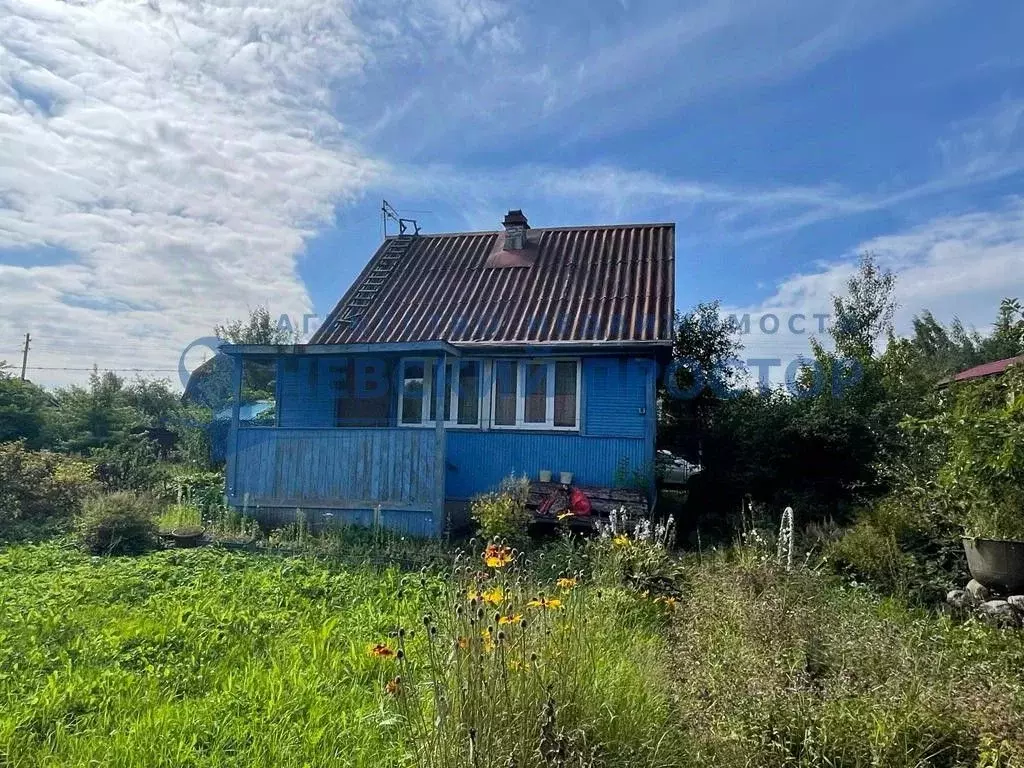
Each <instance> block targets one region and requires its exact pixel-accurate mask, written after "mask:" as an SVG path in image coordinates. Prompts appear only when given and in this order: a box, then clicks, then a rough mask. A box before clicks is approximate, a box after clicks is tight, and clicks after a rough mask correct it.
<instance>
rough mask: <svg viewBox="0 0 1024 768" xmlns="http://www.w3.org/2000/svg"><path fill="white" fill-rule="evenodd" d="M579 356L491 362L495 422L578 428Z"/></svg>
mask: <svg viewBox="0 0 1024 768" xmlns="http://www.w3.org/2000/svg"><path fill="white" fill-rule="evenodd" d="M579 384H580V376H579V360H525V361H518V360H499V361H497V362H495V363H494V426H495V427H506V428H520V429H565V430H575V429H579Z"/></svg>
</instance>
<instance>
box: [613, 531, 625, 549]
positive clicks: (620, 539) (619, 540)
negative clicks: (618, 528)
mask: <svg viewBox="0 0 1024 768" xmlns="http://www.w3.org/2000/svg"><path fill="white" fill-rule="evenodd" d="M612 544H614V545H615V546H616V547H628V546H629V537H628V536H626V535H625V534H619V535H618V536H616V537H615V538H614V539H612Z"/></svg>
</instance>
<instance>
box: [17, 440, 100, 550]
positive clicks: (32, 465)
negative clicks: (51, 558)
mask: <svg viewBox="0 0 1024 768" xmlns="http://www.w3.org/2000/svg"><path fill="white" fill-rule="evenodd" d="M96 488H97V483H96V480H95V468H94V467H93V465H92V464H90V463H89V462H86V461H81V460H79V459H71V458H68V457H65V456H60V455H58V454H56V453H50V452H49V451H30V450H28V449H27V448H26V446H25V443H24V442H20V441H19V442H15V443H0V537H10V536H12V535H13V534H15V533H16V531H17V530H24V529H25V528H26V527H28V528H34V529H36V530H44V531H51V530H59V529H60V528H61V527H62V526H64V525H66V524H68V523H70V521H71V520H72V519H73V518H74V516H75V515H76V514H78V512H79V510H80V509H81V503H82V499H83V498H84V497H85V496H86V495H88V494H89V493H92V492H94V491H95V490H96Z"/></svg>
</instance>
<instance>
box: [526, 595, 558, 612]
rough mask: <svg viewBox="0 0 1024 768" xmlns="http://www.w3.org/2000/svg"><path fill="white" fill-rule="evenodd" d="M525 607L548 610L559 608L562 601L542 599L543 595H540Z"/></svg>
mask: <svg viewBox="0 0 1024 768" xmlns="http://www.w3.org/2000/svg"><path fill="white" fill-rule="evenodd" d="M527 605H528V606H530V607H531V608H545V609H548V610H550V609H552V608H561V607H562V601H561V600H558V599H555V598H553V597H544V595H541V596H540V597H538V598H537V599H536V600H531V601H530V602H528V603H527Z"/></svg>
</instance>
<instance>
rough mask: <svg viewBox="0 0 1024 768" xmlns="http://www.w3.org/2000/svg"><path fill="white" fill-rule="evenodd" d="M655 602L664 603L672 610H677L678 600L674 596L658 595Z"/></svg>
mask: <svg viewBox="0 0 1024 768" xmlns="http://www.w3.org/2000/svg"><path fill="white" fill-rule="evenodd" d="M654 602H656V603H664V604H665V607H666V608H668V609H669V610H670V611H673V610H675V607H676V602H677V601H676V599H675V598H674V597H658V598H655V600H654Z"/></svg>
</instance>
